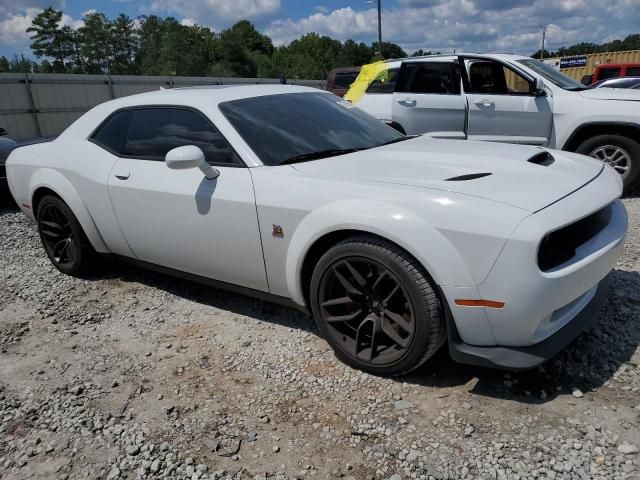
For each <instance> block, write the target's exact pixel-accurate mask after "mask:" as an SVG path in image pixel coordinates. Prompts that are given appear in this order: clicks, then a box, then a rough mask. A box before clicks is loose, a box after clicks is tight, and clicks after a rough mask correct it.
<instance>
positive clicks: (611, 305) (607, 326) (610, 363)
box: [402, 270, 640, 404]
mask: <svg viewBox="0 0 640 480" xmlns="http://www.w3.org/2000/svg"><path fill="white" fill-rule="evenodd" d="M639 344H640V273H639V272H635V271H634V272H631V271H624V270H614V271H613V272H612V273H611V280H610V284H609V292H608V295H607V302H606V304H605V305H604V307H603V309H602V311H601V312H600V315H599V316H598V318H597V319H595V320H594V321H593V323H592V324H591V326H590V327H589V328H588V329H587V330H586V331H585V332H583V333H582V335H580V336H579V337H578V338H577V339H576V340H575V341H574V342H573V343H572V344H571V345H569V346H568V347H567V348H566V349H564V350H563V351H562V352H560V353H559V354H558V355H556V356H555V357H553V358H552V359H551V360H549V361H548V362H546V363H545V364H543V365H542V366H540V367H538V368H537V369H534V370H530V371H520V372H508V371H500V370H492V369H487V368H476V367H470V366H465V365H462V364H459V363H456V362H454V361H453V360H452V359H451V358H450V357H449V354H448V352H447V349H446V348H444V349H443V350H442V351H440V352H439V353H438V356H437V358H432V359H431V361H429V362H428V363H427V364H425V365H424V366H423V367H421V368H420V369H418V370H417V371H415V372H413V373H412V374H410V375H409V376H408V377H405V378H403V379H402V380H403V381H405V382H407V383H413V384H416V385H425V386H431V387H452V386H462V385H467V384H469V385H472V387H471V388H470V390H469V392H470V393H473V394H476V395H482V396H487V397H492V398H501V399H508V400H513V401H518V402H523V403H531V404H540V403H545V402H548V401H551V400H553V399H554V398H556V397H558V396H559V395H566V394H571V393H572V391H573V390H574V389H579V390H580V391H581V392H582V393H586V392H589V391H592V390H595V389H598V388H599V387H601V386H603V385H604V384H605V383H607V382H608V381H609V380H611V379H612V378H613V376H614V374H616V372H619V371H620V370H621V369H625V368H638V364H639V363H640V354H636V351H637V349H638V345H639ZM474 380H476V381H475V382H474Z"/></svg>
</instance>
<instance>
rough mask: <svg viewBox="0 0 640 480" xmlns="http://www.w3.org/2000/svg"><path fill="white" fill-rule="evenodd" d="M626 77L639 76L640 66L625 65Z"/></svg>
mask: <svg viewBox="0 0 640 480" xmlns="http://www.w3.org/2000/svg"><path fill="white" fill-rule="evenodd" d="M626 75H627V77H640V67H627V74H626Z"/></svg>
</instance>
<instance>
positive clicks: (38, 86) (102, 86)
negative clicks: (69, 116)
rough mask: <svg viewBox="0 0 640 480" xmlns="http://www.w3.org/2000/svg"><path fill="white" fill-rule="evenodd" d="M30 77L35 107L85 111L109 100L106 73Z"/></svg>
mask: <svg viewBox="0 0 640 480" xmlns="http://www.w3.org/2000/svg"><path fill="white" fill-rule="evenodd" d="M30 77H31V78H32V82H31V91H32V92H33V100H34V103H35V106H36V109H38V110H43V109H58V110H77V111H86V110H88V109H90V108H92V107H94V106H96V105H98V104H100V103H103V102H106V101H108V100H111V91H110V88H109V77H108V76H106V75H51V74H49V75H47V74H34V75H31V76H30ZM76 77H79V78H76Z"/></svg>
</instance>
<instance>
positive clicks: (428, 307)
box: [310, 236, 446, 376]
mask: <svg viewBox="0 0 640 480" xmlns="http://www.w3.org/2000/svg"><path fill="white" fill-rule="evenodd" d="M310 303H311V310H312V312H313V316H314V318H315V320H316V323H317V325H318V329H319V330H320V333H321V334H322V336H323V337H324V338H325V339H326V340H327V342H328V343H329V344H330V345H331V347H332V348H333V350H334V351H335V354H336V356H337V357H338V358H339V359H340V360H342V361H343V362H345V363H347V364H348V365H351V366H353V367H356V368H359V369H361V370H364V371H366V372H369V373H374V374H378V375H392V376H397V375H403V374H405V373H408V372H410V371H411V370H413V369H415V368H417V367H419V366H420V365H421V364H422V363H424V362H425V361H426V360H427V359H428V358H429V357H431V356H432V355H433V354H435V353H436V351H437V350H438V349H439V348H440V347H441V346H442V344H443V343H444V342H445V339H446V329H445V324H444V314H443V312H442V309H441V307H440V302H439V301H438V296H437V293H436V289H435V287H434V286H433V285H432V283H431V280H430V278H429V276H428V274H427V273H426V271H425V270H424V268H423V267H422V265H420V264H419V263H418V261H417V260H416V259H415V258H413V257H412V256H410V255H409V254H408V253H407V252H405V251H404V250H402V249H400V248H399V247H397V246H396V245H393V244H391V243H389V242H387V241H385V240H382V239H379V238H375V237H369V236H355V237H351V238H348V239H346V240H344V241H342V242H340V243H338V244H337V245H335V246H334V247H333V248H331V249H330V250H329V251H327V252H326V253H325V254H324V255H323V256H322V257H321V258H320V260H319V261H318V263H317V265H316V268H315V270H314V272H313V275H312V278H311V302H310Z"/></svg>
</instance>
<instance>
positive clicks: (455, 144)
mask: <svg viewBox="0 0 640 480" xmlns="http://www.w3.org/2000/svg"><path fill="white" fill-rule="evenodd" d="M293 166H294V167H295V168H296V169H298V170H299V171H301V172H302V173H304V174H307V175H311V176H315V177H318V178H327V179H333V180H336V181H365V182H379V183H385V184H395V185H405V186H413V187H421V188H429V189H434V190H441V191H446V192H455V193H459V194H464V195H471V196H475V197H479V198H483V199H487V200H492V201H496V202H500V203H504V204H507V205H512V206H515V207H518V208H521V209H523V210H527V211H529V212H536V211H538V210H541V209H542V208H545V207H546V206H548V205H550V204H552V203H554V202H556V201H557V200H559V199H561V198H563V197H565V196H567V195H569V194H570V193H572V192H574V191H575V190H578V189H579V188H580V187H582V186H584V185H585V184H587V183H589V182H590V181H591V180H593V179H594V178H595V177H597V176H598V175H599V174H600V172H601V171H602V169H603V168H604V165H603V164H602V163H601V162H599V161H597V160H594V159H592V158H589V157H585V156H582V155H576V154H571V153H567V152H560V151H554V150H546V149H543V148H536V147H528V146H517V145H507V144H497V143H485V142H469V141H460V140H436V139H432V138H428V137H418V138H415V139H411V140H406V141H404V142H400V143H396V144H392V145H386V146H383V147H378V148H374V149H370V150H364V151H361V152H356V153H352V154H348V155H341V156H338V157H333V158H328V159H322V160H316V161H312V162H306V163H299V164H295V165H293Z"/></svg>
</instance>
